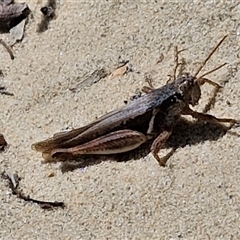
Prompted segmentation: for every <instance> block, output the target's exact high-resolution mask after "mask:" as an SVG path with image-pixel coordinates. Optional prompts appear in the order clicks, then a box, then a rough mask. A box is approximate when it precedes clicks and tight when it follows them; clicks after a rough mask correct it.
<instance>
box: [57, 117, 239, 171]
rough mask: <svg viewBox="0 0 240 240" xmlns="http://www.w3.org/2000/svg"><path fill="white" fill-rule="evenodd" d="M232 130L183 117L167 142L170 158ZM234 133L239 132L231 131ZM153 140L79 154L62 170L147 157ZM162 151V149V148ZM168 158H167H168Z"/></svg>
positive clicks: (216, 138)
mask: <svg viewBox="0 0 240 240" xmlns="http://www.w3.org/2000/svg"><path fill="white" fill-rule="evenodd" d="M228 130H230V127H229V128H227V127H226V126H223V125H220V124H213V123H204V122H200V121H196V122H190V121H188V120H186V119H183V118H181V119H180V121H179V122H178V124H177V125H176V126H175V128H174V130H173V133H172V135H171V136H170V138H169V139H168V141H167V142H166V143H165V147H164V148H167V149H172V151H170V153H169V154H168V158H169V157H171V156H172V155H173V154H174V151H175V150H176V149H178V148H180V147H182V148H183V147H185V146H187V145H189V146H191V145H196V144H199V143H201V142H204V141H208V140H210V141H216V140H218V139H219V138H221V137H222V136H224V135H225V134H226V132H227V131H228ZM230 133H231V134H233V135H237V133H234V132H230ZM152 141H153V140H151V141H148V142H146V143H144V144H143V145H141V146H140V147H139V148H137V149H135V150H133V151H130V152H126V153H121V154H116V155H107V156H106V155H105V156H103V155H87V156H79V157H77V158H76V157H75V158H74V159H69V158H68V160H67V161H65V162H63V163H62V165H61V170H62V172H67V171H73V170H75V169H77V168H83V167H86V166H91V165H95V164H98V163H100V162H102V161H106V160H108V161H109V160H112V161H119V162H123V161H129V160H133V159H134V160H138V159H140V158H143V157H145V156H146V155H148V154H149V153H150V147H151V143H152ZM160 152H161V150H160ZM168 158H167V159H168Z"/></svg>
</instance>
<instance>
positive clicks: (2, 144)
mask: <svg viewBox="0 0 240 240" xmlns="http://www.w3.org/2000/svg"><path fill="white" fill-rule="evenodd" d="M6 146H7V142H6V140H5V138H4V136H3V135H2V134H0V151H3V150H4V148H5V147H6Z"/></svg>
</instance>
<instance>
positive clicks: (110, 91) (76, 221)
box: [0, 0, 240, 239]
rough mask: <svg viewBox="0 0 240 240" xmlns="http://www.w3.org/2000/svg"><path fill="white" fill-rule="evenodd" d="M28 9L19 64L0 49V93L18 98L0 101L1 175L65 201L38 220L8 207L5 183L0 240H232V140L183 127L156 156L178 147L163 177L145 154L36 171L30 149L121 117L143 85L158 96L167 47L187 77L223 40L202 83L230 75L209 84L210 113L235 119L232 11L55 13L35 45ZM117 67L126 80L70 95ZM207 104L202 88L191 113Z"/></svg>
mask: <svg viewBox="0 0 240 240" xmlns="http://www.w3.org/2000/svg"><path fill="white" fill-rule="evenodd" d="M147 2H148V3H147ZM27 3H28V5H29V7H30V9H31V10H32V14H33V17H31V18H30V19H29V22H28V25H27V26H26V31H25V37H24V40H23V41H22V42H21V43H18V44H16V45H15V47H14V54H15V56H16V58H15V60H14V61H11V60H10V58H9V55H8V53H7V52H6V51H5V49H4V48H3V47H2V46H0V69H1V70H2V71H3V73H4V78H1V79H0V81H1V82H0V83H1V85H4V86H6V87H7V89H8V91H10V92H13V93H14V96H12V97H11V96H5V95H0V109H1V118H0V126H1V129H0V130H1V133H2V134H4V136H5V138H6V140H7V142H8V143H9V146H8V148H7V149H6V150H5V151H4V152H2V153H0V171H1V172H2V171H6V172H7V173H15V172H17V173H18V174H19V176H20V177H21V178H22V180H21V182H20V187H21V189H23V191H24V192H25V193H26V194H29V195H30V196H31V197H33V198H37V199H41V200H46V201H64V202H65V204H66V208H65V209H56V210H54V211H44V210H42V209H41V208H40V207H39V206H38V205H36V204H33V203H26V202H24V201H23V200H20V199H18V198H16V196H13V195H11V193H10V189H9V188H8V187H7V186H6V182H4V181H3V180H1V181H0V186H1V187H0V194H1V195H0V197H1V200H0V239H239V238H240V208H239V202H240V162H239V160H240V153H239V136H238V135H239V134H240V129H239V128H233V129H231V130H230V131H229V132H227V133H226V134H225V132H223V131H222V129H221V128H220V127H219V126H212V125H209V124H206V125H204V124H197V123H194V124H186V125H185V126H180V127H179V128H178V129H176V131H175V134H174V135H175V137H174V136H173V137H172V138H171V139H172V140H171V139H170V140H169V141H168V144H167V145H168V146H167V148H166V149H163V150H162V151H161V152H160V154H161V155H164V154H165V152H168V151H169V150H170V147H171V146H172V145H175V146H177V147H178V148H177V151H176V152H175V154H174V155H173V156H172V157H171V158H170V159H169V160H168V163H167V167H165V168H163V167H159V165H158V164H157V162H156V160H155V159H154V158H153V156H152V155H151V154H148V152H149V151H147V149H146V151H147V153H146V154H143V155H142V156H140V157H134V156H132V157H131V156H130V157H129V158H128V161H126V162H118V161H110V160H108V158H107V159H106V161H103V162H101V163H99V164H94V165H92V166H88V167H85V168H83V169H75V170H74V171H68V172H65V173H62V172H61V167H60V164H59V163H57V164H42V163H41V162H42V157H41V154H39V153H37V152H35V151H33V150H31V144H32V143H34V142H37V141H40V140H43V139H45V138H47V137H50V136H52V135H53V134H54V133H56V132H59V131H62V130H66V129H72V128H76V127H80V126H83V125H84V124H86V123H88V122H90V121H92V120H94V119H96V118H97V117H100V116H101V115H102V114H105V113H106V112H108V111H110V110H113V109H115V108H117V107H120V106H122V105H124V103H123V101H124V100H126V99H129V97H130V96H131V95H133V94H134V92H135V90H136V89H137V88H141V87H142V86H143V85H144V84H145V80H144V77H145V76H146V75H148V76H151V77H152V79H153V81H154V85H155V86H156V87H159V86H162V85H164V84H165V83H166V81H167V79H168V75H169V74H171V73H172V70H173V49H174V48H173V47H174V46H175V45H178V46H179V48H180V49H184V48H187V50H186V51H184V52H183V53H182V55H181V57H183V58H184V59H185V60H186V63H187V70H188V71H189V72H194V71H196V69H197V67H198V66H199V63H200V62H201V61H202V60H203V59H204V58H205V57H206V56H207V54H208V53H209V52H210V51H211V49H212V48H213V47H214V46H215V45H216V44H217V43H218V41H220V39H221V38H222V37H223V36H224V35H226V34H228V35H229V36H228V38H227V39H226V40H225V42H224V43H223V44H222V46H221V47H220V49H219V50H218V51H217V52H216V53H215V54H214V55H213V57H212V59H211V60H210V61H209V63H208V65H207V66H206V68H205V71H203V72H206V71H207V70H209V69H212V68H214V67H216V66H218V65H220V64H221V63H224V62H226V63H227V66H226V67H224V68H222V69H220V70H219V71H217V72H215V73H214V74H211V76H209V77H210V78H211V79H213V80H215V81H217V82H219V83H222V84H223V83H225V86H224V88H223V89H222V91H221V92H220V93H219V94H218V95H217V97H216V104H215V106H214V107H213V108H212V109H211V110H210V113H211V114H213V115H215V116H219V117H223V116H224V117H232V118H238V119H239V118H240V108H239V98H240V90H239V89H240V81H239V79H240V69H239V66H240V65H239V64H240V59H239V58H240V55H239V53H240V44H239V43H240V36H239V35H240V24H239V12H240V4H239V2H238V1H205V3H200V1H194V3H187V1H141V3H136V1H117V0H116V1H114V0H112V1H104V0H99V1H89V2H88V1H85V2H83V1H75V2H74V1H57V19H56V20H54V21H52V22H51V23H50V26H49V29H48V30H47V31H46V32H44V33H42V34H38V33H36V29H37V24H38V23H39V22H40V20H41V13H40V11H39V9H40V7H41V6H43V5H44V2H41V1H31V0H29V1H28V2H27ZM1 38H3V39H5V40H6V41H7V38H8V35H6V34H3V35H1ZM161 56H164V58H163V60H162V61H160V62H159V60H161ZM120 60H129V61H130V64H131V65H132V68H133V72H129V73H128V74H126V75H124V76H123V77H120V78H116V79H113V80H109V79H106V78H105V79H102V80H101V81H99V82H98V83H96V84H94V85H92V86H91V87H89V88H86V89H80V91H78V92H76V93H73V92H71V91H69V88H71V87H74V86H75V85H76V84H77V83H78V82H79V81H80V80H81V79H82V78H83V76H86V75H88V74H91V73H92V72H94V71H95V70H96V69H99V68H102V67H104V68H106V70H107V71H111V70H113V69H115V68H116V67H117V66H118V63H119V61H120ZM211 93H212V87H211V86H209V85H205V86H204V87H203V92H202V100H201V101H200V104H199V105H198V106H197V108H196V109H197V110H199V111H201V110H203V109H204V106H205V105H206V104H207V102H208V100H209V97H210V96H211ZM141 151H142V149H139V152H141ZM146 151H145V152H146ZM135 154H136V155H138V151H136V153H135ZM52 174H54V176H53V177H49V176H50V175H52Z"/></svg>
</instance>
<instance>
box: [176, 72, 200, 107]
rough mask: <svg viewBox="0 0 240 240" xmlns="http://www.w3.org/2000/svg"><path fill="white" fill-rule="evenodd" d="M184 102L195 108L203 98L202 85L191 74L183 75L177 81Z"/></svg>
mask: <svg viewBox="0 0 240 240" xmlns="http://www.w3.org/2000/svg"><path fill="white" fill-rule="evenodd" d="M175 82H176V84H177V86H178V88H179V91H180V93H181V95H182V97H183V100H184V102H185V103H187V104H191V105H192V106H195V105H197V104H198V101H199V99H200V97H201V89H200V84H199V83H198V81H196V78H195V77H193V76H191V75H190V74H189V73H183V74H182V75H181V76H179V77H178V78H177V79H176V80H175Z"/></svg>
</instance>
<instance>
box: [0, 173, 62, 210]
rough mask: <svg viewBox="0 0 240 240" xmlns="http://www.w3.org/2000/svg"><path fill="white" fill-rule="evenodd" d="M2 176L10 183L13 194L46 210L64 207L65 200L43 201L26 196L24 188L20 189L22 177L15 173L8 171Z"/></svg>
mask: <svg viewBox="0 0 240 240" xmlns="http://www.w3.org/2000/svg"><path fill="white" fill-rule="evenodd" d="M1 178H2V179H5V180H6V181H7V183H8V187H9V188H10V189H11V191H12V194H13V195H17V197H18V198H20V199H23V200H24V201H26V202H33V203H36V204H38V205H39V206H40V207H41V208H42V209H45V210H53V209H54V208H59V207H60V208H64V207H65V205H64V202H57V201H55V202H49V201H41V200H36V199H33V198H31V197H30V196H26V195H25V194H24V193H23V192H22V190H19V188H18V187H19V182H20V180H21V178H20V177H19V176H18V175H17V174H16V173H15V174H12V175H9V174H7V173H6V172H2V173H1Z"/></svg>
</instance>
